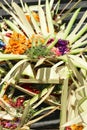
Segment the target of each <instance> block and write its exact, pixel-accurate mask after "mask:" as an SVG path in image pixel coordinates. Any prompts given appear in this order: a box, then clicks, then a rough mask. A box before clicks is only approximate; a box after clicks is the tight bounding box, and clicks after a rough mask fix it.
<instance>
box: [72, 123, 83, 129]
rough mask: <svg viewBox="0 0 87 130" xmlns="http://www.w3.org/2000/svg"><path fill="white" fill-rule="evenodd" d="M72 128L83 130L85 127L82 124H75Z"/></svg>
mask: <svg viewBox="0 0 87 130" xmlns="http://www.w3.org/2000/svg"><path fill="white" fill-rule="evenodd" d="M70 128H71V130H83V128H84V127H83V125H81V124H78V125H76V124H74V125H72V126H71V127H70Z"/></svg>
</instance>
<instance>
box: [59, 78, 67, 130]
mask: <svg viewBox="0 0 87 130" xmlns="http://www.w3.org/2000/svg"><path fill="white" fill-rule="evenodd" d="M67 97H68V77H66V79H65V80H64V82H63V86H62V95H61V113H60V130H64V129H65V128H63V127H61V126H62V125H63V124H64V123H65V122H66V119H67Z"/></svg>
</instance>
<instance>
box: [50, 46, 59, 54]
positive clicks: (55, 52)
mask: <svg viewBox="0 0 87 130" xmlns="http://www.w3.org/2000/svg"><path fill="white" fill-rule="evenodd" d="M51 51H52V52H53V53H54V54H55V55H56V56H60V55H61V53H60V51H59V49H58V48H56V47H53V48H52V49H51Z"/></svg>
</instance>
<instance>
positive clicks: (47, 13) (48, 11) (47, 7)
mask: <svg viewBox="0 0 87 130" xmlns="http://www.w3.org/2000/svg"><path fill="white" fill-rule="evenodd" d="M46 18H47V24H48V30H49V33H51V34H54V27H53V21H52V16H51V10H50V5H49V2H48V0H46Z"/></svg>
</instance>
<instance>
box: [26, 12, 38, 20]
mask: <svg viewBox="0 0 87 130" xmlns="http://www.w3.org/2000/svg"><path fill="white" fill-rule="evenodd" d="M32 15H33V17H34V18H35V20H36V21H37V22H39V21H40V19H39V15H38V14H37V13H36V12H32ZM25 16H26V18H27V20H28V21H29V22H31V18H30V15H29V14H25Z"/></svg>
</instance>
